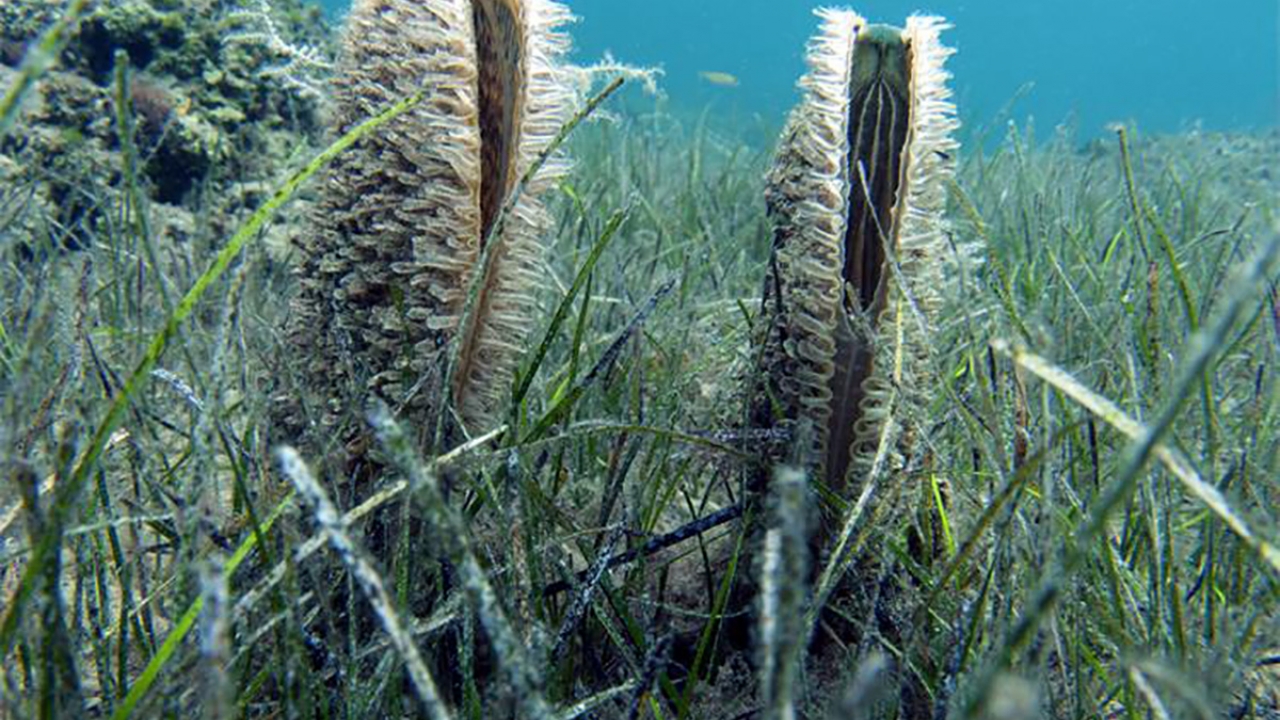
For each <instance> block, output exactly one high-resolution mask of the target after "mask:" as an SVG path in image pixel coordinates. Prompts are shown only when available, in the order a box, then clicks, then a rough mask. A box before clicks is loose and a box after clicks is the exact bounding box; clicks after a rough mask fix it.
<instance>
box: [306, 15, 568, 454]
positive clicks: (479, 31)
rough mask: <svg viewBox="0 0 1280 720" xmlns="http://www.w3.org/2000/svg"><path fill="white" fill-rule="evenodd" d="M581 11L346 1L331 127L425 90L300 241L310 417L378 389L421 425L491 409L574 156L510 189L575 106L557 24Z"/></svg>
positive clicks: (553, 161) (330, 195)
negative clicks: (557, 191) (557, 190)
mask: <svg viewBox="0 0 1280 720" xmlns="http://www.w3.org/2000/svg"><path fill="white" fill-rule="evenodd" d="M571 19H572V18H571V16H570V14H569V11H568V10H567V8H565V7H564V6H563V5H561V4H559V3H556V2H552V1H551V0H433V2H430V3H424V2H419V1H416V0H357V2H356V3H355V4H354V6H353V8H352V9H351V13H350V16H349V18H348V20H347V23H346V29H345V33H346V34H345V39H344V43H343V53H344V55H343V57H342V59H341V61H340V63H339V64H338V67H339V71H338V76H337V79H336V82H335V87H334V105H335V108H336V109H335V114H334V122H333V129H334V131H336V132H338V133H342V132H345V131H346V130H348V129H350V128H351V127H353V126H355V125H356V124H357V123H359V122H361V121H363V120H365V119H366V118H368V117H370V116H372V115H373V114H375V113H376V112H378V111H379V110H380V109H382V108H384V107H386V106H388V105H389V104H391V103H393V102H395V101H397V100H400V99H402V98H404V97H408V96H410V95H412V94H414V93H415V92H418V91H419V90H420V89H422V88H423V87H426V88H428V90H429V95H428V97H427V99H426V100H425V101H424V102H423V103H421V104H420V105H419V106H417V107H416V108H414V109H413V110H411V111H410V112H408V113H406V114H405V115H404V116H403V117H400V118H397V119H396V120H395V121H393V122H392V123H391V124H389V125H388V127H386V128H384V129H382V130H381V131H379V132H378V133H376V134H375V135H373V136H372V137H370V138H367V139H366V140H364V141H363V142H362V143H360V144H358V145H357V146H355V147H353V148H352V149H351V150H349V151H348V152H346V153H344V154H343V155H341V156H340V157H339V158H338V159H337V160H336V161H335V162H334V163H333V165H332V167H331V169H330V170H329V172H328V174H327V179H326V181H325V184H324V186H323V189H322V192H321V197H320V199H319V202H318V206H317V208H316V210H315V212H314V214H313V218H312V221H311V224H310V229H309V232H308V233H307V234H306V235H305V236H304V237H301V238H299V239H298V240H297V242H296V244H297V245H298V247H299V249H300V250H301V255H302V258H303V259H302V263H301V266H300V268H299V271H298V276H299V281H300V282H299V285H300V288H299V293H298V295H297V297H296V298H295V300H294V301H293V305H292V313H291V319H290V322H289V325H288V333H287V334H288V340H289V342H290V343H291V344H292V347H293V349H294V350H296V352H297V357H299V358H300V359H301V360H300V363H301V370H302V372H301V378H300V379H301V382H302V383H303V384H304V389H305V390H307V391H310V393H311V394H313V395H319V396H320V402H322V403H323V405H324V407H321V408H318V412H315V413H313V414H312V415H311V417H310V420H311V421H314V420H315V419H316V416H319V417H318V419H319V420H320V424H321V426H322V427H329V426H332V425H334V424H336V423H339V422H342V421H343V420H344V419H349V418H350V417H351V415H352V413H355V414H357V415H358V414H359V413H360V412H362V411H363V409H364V408H365V406H366V405H367V403H368V401H369V399H370V396H372V397H374V398H377V399H380V400H382V401H384V402H386V403H388V404H389V405H391V406H392V407H393V408H403V409H407V411H408V414H407V418H408V419H410V420H411V421H412V422H414V424H415V425H417V426H419V427H423V428H427V427H434V422H435V420H436V417H437V416H438V414H439V413H440V412H442V411H443V408H442V407H440V405H441V404H442V402H443V399H444V398H446V397H452V400H453V403H452V406H453V408H454V409H456V413H457V418H458V420H460V422H461V424H462V426H463V429H465V430H466V431H467V432H468V433H478V432H483V431H484V430H487V429H488V428H489V427H490V426H491V425H492V424H493V423H495V422H496V418H497V416H499V415H500V413H501V409H502V404H503V403H504V401H505V391H506V389H507V388H509V387H510V385H511V377H512V374H513V372H514V368H515V366H516V363H517V361H518V356H519V352H520V350H521V348H522V347H523V346H524V345H525V342H526V334H527V333H528V331H529V328H530V326H531V325H532V323H531V322H530V321H531V318H532V314H533V312H534V309H535V303H534V298H533V294H532V291H533V289H534V286H535V283H536V282H537V281H538V276H537V273H536V267H537V265H538V263H539V262H540V261H541V258H542V255H543V249H544V248H543V241H542V236H543V234H544V232H545V231H546V229H547V227H548V225H549V223H550V217H549V215H548V213H547V211H546V209H545V208H544V206H543V203H542V201H541V199H540V198H541V196H542V195H543V194H544V193H545V192H546V190H547V189H548V188H550V187H553V186H554V185H555V183H556V182H557V180H558V179H559V178H560V177H561V176H563V174H564V172H565V169H566V161H565V159H564V158H562V157H558V156H552V157H551V158H550V159H549V160H548V161H547V162H546V163H545V164H544V165H542V166H541V167H540V169H539V170H538V171H537V172H536V173H535V174H534V175H533V176H532V178H531V179H530V180H528V182H527V184H525V185H524V186H523V187H521V188H519V193H518V194H516V190H517V185H518V183H519V182H520V181H521V178H522V177H523V176H524V175H525V174H526V173H527V171H528V170H529V169H530V168H531V167H532V166H533V164H534V163H535V161H536V160H537V158H538V157H539V155H540V154H542V153H543V152H544V151H545V150H546V149H547V148H548V146H549V145H550V143H551V142H552V140H553V139H554V137H555V135H556V133H557V132H558V130H559V129H560V127H561V126H562V125H563V124H564V123H565V122H566V121H567V120H568V119H569V118H570V117H571V116H572V115H573V113H574V112H575V111H576V109H577V107H578V106H579V95H580V89H579V86H578V84H577V83H575V82H574V80H573V77H572V76H571V75H570V74H569V72H568V70H567V69H566V68H567V66H566V65H565V64H564V63H563V61H562V60H563V56H564V54H565V52H566V51H567V49H568V38H567V37H566V36H565V35H564V34H563V33H561V32H560V30H559V29H560V27H561V26H563V25H564V24H565V23H567V22H568V21H570V20H571ZM513 195H514V196H515V198H516V199H515V200H514V202H512V201H511V200H512V197H513ZM507 205H509V207H506V214H505V215H502V212H503V209H504V207H505V206H507ZM499 217H502V218H503V220H502V221H501V223H500V224H499V220H498V218H499ZM495 226H496V230H495ZM486 242H493V243H496V244H495V245H494V246H493V247H492V248H490V250H491V252H490V253H489V254H490V255H491V256H492V257H491V258H490V260H489V262H487V263H485V264H484V265H483V267H482V266H481V263H480V260H481V258H482V253H483V251H484V249H485V245H484V244H485V243H486ZM477 273H483V277H479V278H478V279H477V278H476V274H477ZM464 307H466V308H469V309H470V312H468V313H466V317H465V318H464V317H463V316H464ZM455 344H456V346H455V347H453V348H452V350H451V345H455ZM448 356H452V357H453V358H455V362H454V363H453V367H452V368H451V370H449V371H446V370H445V364H446V363H445V358H446V357H448ZM446 377H448V378H452V387H450V388H448V392H446V391H445V388H444V382H445V378H446Z"/></svg>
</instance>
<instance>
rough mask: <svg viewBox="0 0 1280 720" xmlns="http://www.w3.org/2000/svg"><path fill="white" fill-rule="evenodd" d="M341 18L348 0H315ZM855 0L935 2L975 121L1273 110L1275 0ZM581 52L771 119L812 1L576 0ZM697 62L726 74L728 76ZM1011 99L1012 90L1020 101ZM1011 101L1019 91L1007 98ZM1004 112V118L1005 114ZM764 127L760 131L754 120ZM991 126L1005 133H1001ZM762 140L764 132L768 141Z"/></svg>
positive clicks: (732, 109)
mask: <svg viewBox="0 0 1280 720" xmlns="http://www.w3.org/2000/svg"><path fill="white" fill-rule="evenodd" d="M319 1H321V2H322V3H323V4H324V6H325V8H326V10H327V11H329V14H330V16H332V17H336V16H340V15H341V14H342V13H344V12H345V11H346V8H347V7H348V6H349V3H348V2H347V1H346V0H319ZM826 4H827V5H839V6H845V5H849V6H850V7H852V8H853V9H854V10H856V11H858V12H859V13H860V14H861V15H863V16H864V17H866V18H867V20H869V21H870V22H873V23H887V24H892V25H901V24H902V22H903V21H904V19H905V18H906V17H907V16H908V15H910V14H912V13H927V14H939V15H942V16H943V17H945V18H946V19H947V20H949V21H950V22H951V23H952V24H953V25H955V28H954V29H953V30H951V31H948V32H947V33H946V34H944V36H943V39H944V42H946V43H948V44H949V45H951V46H952V47H954V48H956V50H957V51H958V52H957V54H956V56H955V57H954V58H953V60H952V61H951V63H950V69H951V71H952V72H953V73H954V75H955V82H954V85H953V87H954V88H955V91H956V100H957V105H958V107H959V111H960V115H961V119H962V120H963V121H965V124H966V125H968V126H970V129H978V126H981V125H985V124H987V123H989V122H990V121H991V120H992V119H994V118H996V117H997V116H1000V115H1001V111H1002V110H1003V109H1005V108H1006V107H1007V108H1008V109H1009V111H1010V113H1009V116H1008V119H1013V120H1016V121H1019V122H1021V121H1022V120H1024V119H1025V118H1027V117H1031V118H1034V120H1035V121H1036V123H1037V124H1038V125H1039V126H1040V127H1041V128H1046V129H1047V128H1051V127H1054V126H1057V125H1059V124H1061V123H1064V122H1068V123H1070V124H1073V125H1075V126H1076V128H1077V132H1078V134H1079V137H1080V138H1081V139H1088V138H1091V137H1095V136H1097V135H1099V134H1101V133H1103V132H1104V131H1105V129H1106V126H1107V125H1108V124H1109V123H1112V122H1117V121H1119V122H1134V123H1136V124H1137V126H1138V127H1139V128H1140V129H1142V130H1144V131H1147V132H1176V131H1181V130H1186V129H1188V128H1190V127H1193V126H1202V127H1203V128H1204V129H1208V130H1230V129H1258V128H1260V127H1267V126H1272V125H1275V124H1276V123H1277V118H1278V117H1280V114H1278V113H1280V110H1278V108H1280V89H1278V88H1280V46H1278V45H1277V37H1280V3H1278V2H1275V0H1220V1H1219V2H1214V3H1208V4H1206V3H1200V2H1193V1H1192V0H1173V1H1170V2H1155V1H1154V0H1073V1H1072V2H1062V1H1061V0H1019V1H1017V2H1009V1H998V2H992V1H991V0H986V1H969V2H965V1H956V0H950V1H948V0H934V1H933V2H925V3H921V2H916V1H914V0H878V1H876V2H858V3H853V4H850V3H826ZM569 5H570V6H571V8H572V10H573V12H574V14H575V15H577V16H578V18H579V22H578V24H577V25H576V26H575V27H574V28H573V30H572V32H573V39H574V46H575V48H576V51H577V57H578V60H579V61H589V60H593V59H595V58H598V57H600V56H601V55H602V54H603V53H604V52H606V51H611V52H612V53H613V54H614V55H615V56H616V57H617V58H618V59H619V60H623V61H625V62H628V63H634V64H640V65H651V66H659V67H662V68H663V69H664V70H665V76H664V77H663V79H662V87H663V89H664V91H665V92H666V93H667V94H668V95H669V96H670V98H671V103H672V107H671V110H672V111H673V112H675V113H677V114H679V113H680V111H681V110H682V109H683V110H685V111H689V112H694V111H698V112H700V111H701V110H702V108H703V107H705V106H707V104H708V103H710V108H711V112H712V113H713V114H715V115H716V116H717V117H718V119H719V120H721V121H722V124H724V123H726V122H729V123H731V124H733V125H737V126H738V127H740V128H742V129H745V130H748V131H749V130H753V129H764V128H769V127H773V128H776V127H779V126H780V125H781V123H782V120H783V118H785V116H786V112H787V109H788V108H790V107H791V106H792V105H793V104H794V102H795V100H796V98H797V97H798V96H797V93H796V91H795V83H796V80H797V79H798V78H799V77H800V75H801V73H802V72H803V70H804V62H803V53H804V47H805V41H806V40H807V38H808V37H809V36H810V35H812V34H813V31H814V29H815V28H816V27H817V19H816V18H815V17H814V16H813V14H812V12H811V8H812V7H813V3H810V2H808V1H807V0H803V1H802V0H781V1H780V0H646V1H645V2H636V1H633V0H575V1H573V2H570V3H569ZM700 73H727V74H728V75H729V76H731V77H732V78H734V79H736V80H737V82H738V84H737V85H736V86H726V85H724V84H723V81H724V80H728V79H729V78H717V79H719V80H721V81H722V83H716V82H711V81H708V80H707V79H705V78H704V77H703V76H701V75H700ZM1015 99H1016V102H1013V101H1015ZM1011 102H1013V104H1012V105H1011ZM1001 119H1004V118H1003V116H1001ZM762 124H763V126H764V128H760V126H761V125H762ZM994 134H995V135H996V136H997V137H999V136H1000V135H1001V134H1002V133H1000V132H996V133H994ZM770 139H771V138H770Z"/></svg>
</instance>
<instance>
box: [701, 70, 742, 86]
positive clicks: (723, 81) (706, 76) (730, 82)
mask: <svg viewBox="0 0 1280 720" xmlns="http://www.w3.org/2000/svg"><path fill="white" fill-rule="evenodd" d="M698 77H700V78H702V79H703V80H706V81H707V82H709V83H711V84H712V85H719V86H720V87H738V78H737V76H736V75H730V74H729V73H727V72H719V71H716V70H703V71H701V72H699V73H698Z"/></svg>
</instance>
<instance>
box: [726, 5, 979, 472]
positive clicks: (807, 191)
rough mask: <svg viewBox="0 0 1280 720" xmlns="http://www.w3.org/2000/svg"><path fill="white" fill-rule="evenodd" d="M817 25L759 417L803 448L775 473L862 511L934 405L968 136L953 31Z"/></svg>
mask: <svg viewBox="0 0 1280 720" xmlns="http://www.w3.org/2000/svg"><path fill="white" fill-rule="evenodd" d="M818 15H819V16H820V18H821V20H822V29H821V31H820V32H819V34H818V36H817V37H815V38H814V39H813V41H812V42H811V44H810V47H809V52H808V63H809V67H810V70H809V73H808V74H807V75H806V76H805V77H804V78H803V80H802V81H801V87H802V88H803V90H804V99H803V100H802V102H801V104H800V105H799V106H798V107H797V108H796V109H795V110H794V111H793V113H792V115H791V117H790V119H789V121H788V124H787V128H786V130H785V131H784V135H783V138H782V141H781V143H780V147H779V151H778V155H777V158H776V161H775V164H774V167H773V170H772V172H771V173H770V176H769V179H768V187H767V190H766V200H767V203H768V209H769V214H770V217H771V219H772V221H773V224H774V238H773V250H772V254H771V257H770V264H769V270H768V273H767V277H766V282H765V288H764V299H763V307H762V310H763V320H764V322H763V323H762V324H761V332H760V335H759V339H758V358H759V361H760V363H761V366H760V371H759V372H758V373H757V374H756V379H755V381H754V383H755V384H754V387H753V390H752V395H751V407H750V410H749V412H750V423H751V424H752V426H753V427H755V428H757V429H779V428H780V429H783V430H785V431H786V432H785V433H784V434H785V435H786V436H787V437H790V438H792V439H793V442H791V443H785V445H786V446H787V447H785V448H782V447H779V448H775V449H774V450H772V451H771V457H770V458H769V459H770V460H772V461H774V462H791V463H797V464H799V465H801V466H803V467H805V468H806V469H807V470H808V471H809V472H810V474H811V476H812V477H814V478H815V479H817V480H819V481H821V482H822V483H823V484H824V485H825V486H826V488H827V489H828V490H830V491H831V492H832V493H834V494H836V495H837V496H840V497H847V496H848V493H847V489H848V487H849V486H850V485H851V484H853V483H855V482H856V477H855V476H860V475H865V474H866V472H867V471H869V470H870V468H871V466H872V465H873V464H875V463H881V464H883V463H885V462H886V461H887V459H889V457H890V456H892V455H893V453H894V452H895V449H894V442H893V440H892V438H893V437H894V436H895V435H896V434H897V426H896V423H899V421H900V418H901V417H903V413H904V407H905V406H907V405H908V404H909V403H910V402H912V398H913V397H918V396H919V394H920V393H921V392H922V391H923V390H924V389H925V388H924V387H923V386H924V384H925V383H926V382H927V379H926V378H925V377H924V374H925V372H926V370H925V368H926V366H927V365H928V363H927V362H926V355H927V352H928V348H927V347H926V342H927V334H928V333H927V327H928V324H929V323H930V321H931V318H932V317H933V315H934V314H935V313H936V311H937V308H938V306H939V304H940V302H941V297H942V296H941V290H942V288H943V286H944V283H945V282H946V280H947V275H946V273H945V272H944V270H943V266H944V265H945V264H946V261H945V255H946V253H945V252H944V250H945V248H946V246H947V243H946V236H945V229H946V225H945V222H946V221H945V219H944V218H943V210H944V205H945V199H946V183H947V182H948V180H949V178H950V177H951V176H952V175H953V172H954V169H953V160H952V158H953V155H954V152H955V149H956V142H955V141H954V140H953V139H952V137H951V135H952V132H953V131H954V130H955V128H956V125H957V123H956V121H955V108H954V106H953V105H952V104H951V102H950V101H949V97H950V91H949V90H948V89H947V80H948V79H949V77H950V75H949V74H948V73H947V71H946V70H945V69H944V68H943V63H944V62H945V60H946V58H947V57H948V56H949V55H950V54H951V52H952V51H951V50H950V49H948V48H946V47H944V46H943V45H942V44H941V43H940V41H939V37H938V36H939V33H940V32H941V30H942V29H943V28H944V27H945V25H944V22H943V21H942V20H941V19H940V18H934V17H911V18H909V19H908V20H907V23H906V27H905V29H899V28H893V27H888V26H884V25H871V24H868V23H867V22H866V20H864V19H863V18H862V17H861V16H859V15H858V14H857V13H854V12H852V11H848V10H820V11H818ZM857 468H861V469H862V471H863V472H858V471H857Z"/></svg>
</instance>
